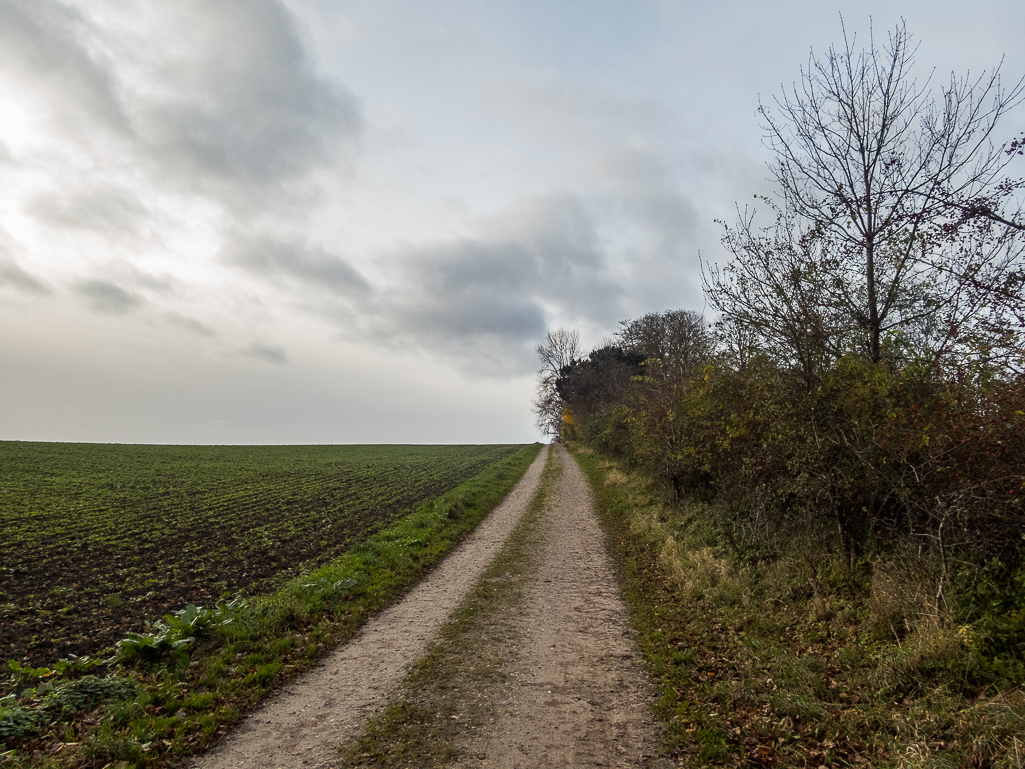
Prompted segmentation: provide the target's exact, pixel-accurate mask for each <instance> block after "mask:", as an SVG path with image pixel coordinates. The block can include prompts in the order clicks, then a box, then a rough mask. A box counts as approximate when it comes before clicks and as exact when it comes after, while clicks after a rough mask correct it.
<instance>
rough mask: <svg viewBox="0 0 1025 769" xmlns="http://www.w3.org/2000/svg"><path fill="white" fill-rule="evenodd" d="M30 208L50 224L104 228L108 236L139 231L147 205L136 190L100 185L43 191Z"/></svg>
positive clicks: (71, 227)
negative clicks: (63, 190)
mask: <svg viewBox="0 0 1025 769" xmlns="http://www.w3.org/2000/svg"><path fill="white" fill-rule="evenodd" d="M26 211H27V212H28V213H29V214H31V215H33V216H35V217H36V218H37V219H39V220H41V221H42V222H44V223H45V224H47V225H49V226H56V227H61V228H64V229H69V230H87V231H95V232H102V233H104V234H106V235H108V236H113V237H121V236H125V235H138V234H139V229H140V227H139V225H140V222H141V220H143V219H145V218H146V217H147V216H148V211H147V209H146V206H145V205H144V204H143V202H142V200H141V199H140V198H139V197H138V196H137V195H135V194H134V193H133V192H131V191H129V190H126V189H121V188H118V187H114V186H112V185H106V184H104V185H99V186H96V187H92V188H87V189H82V190H76V191H73V192H51V193H42V194H39V195H36V196H35V197H34V198H32V199H31V200H30V201H29V202H28V204H27V205H26Z"/></svg>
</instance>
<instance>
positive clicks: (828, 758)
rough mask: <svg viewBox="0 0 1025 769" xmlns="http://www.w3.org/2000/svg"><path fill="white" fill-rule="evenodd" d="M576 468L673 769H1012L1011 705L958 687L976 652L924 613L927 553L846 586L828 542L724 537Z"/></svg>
mask: <svg viewBox="0 0 1025 769" xmlns="http://www.w3.org/2000/svg"><path fill="white" fill-rule="evenodd" d="M578 457H579V454H578ZM582 460H583V461H581V465H582V466H583V468H584V469H585V471H586V472H587V473H588V474H589V475H590V476H591V478H592V480H593V487H594V489H595V494H596V498H597V503H598V508H599V511H600V515H601V517H602V518H603V521H604V524H605V525H606V526H607V530H608V532H609V537H608V540H607V541H608V542H609V544H610V545H611V548H612V550H613V552H614V555H615V556H616V558H617V559H618V562H619V564H620V574H621V579H622V580H623V582H624V584H625V590H624V594H625V595H626V596H627V597H628V599H629V600H630V602H631V605H632V612H633V616H634V620H635V624H636V626H637V629H638V637H639V639H640V643H641V646H642V649H643V652H644V654H645V657H646V659H647V660H649V665H650V669H651V671H652V674H653V676H654V677H655V679H656V681H657V682H658V685H659V686H660V688H661V690H662V696H661V697H660V698H659V700H658V701H657V703H656V711H657V712H658V713H659V715H660V716H661V717H662V718H663V719H664V723H665V729H666V735H667V742H668V746H669V749H670V750H671V752H672V753H673V754H674V756H675V758H677V759H678V760H679V761H680V762H681V764H683V765H687V766H696V767H699V766H736V765H745V766H767V765H772V766H774V767H806V766H815V767H818V766H823V765H825V766H855V765H860V766H880V767H909V768H910V767H930V768H933V769H939V768H940V767H969V766H972V767H975V766H979V767H982V766H987V767H999V768H1000V769H1025V766H1023V760H1025V693H1023V692H1022V691H1020V690H1011V691H1002V692H993V691H988V692H987V693H986V696H984V697H983V696H980V692H979V691H978V690H976V689H973V688H972V686H970V685H969V683H968V678H969V676H968V673H967V670H968V669H969V668H970V667H971V666H972V665H973V664H975V663H974V662H973V660H974V659H975V657H974V655H975V653H976V651H977V650H978V648H979V643H980V639H979V638H978V637H977V636H976V634H975V630H974V629H973V628H971V627H967V626H964V625H960V626H959V625H957V624H956V623H955V622H954V621H953V616H954V614H953V608H954V607H951V606H948V605H944V606H942V611H937V609H936V600H935V595H936V575H937V574H938V570H937V568H936V567H937V564H936V563H935V562H933V561H931V560H930V555H929V553H928V552H926V553H918V552H912V551H902V552H897V553H893V554H890V555H889V556H887V557H886V558H878V559H877V560H876V561H875V562H874V563H873V564H871V569H870V571H868V570H866V571H865V572H863V573H862V575H861V576H860V577H852V576H851V575H849V574H848V573H847V571H846V567H845V563H844V560H843V558H842V557H841V556H839V555H838V554H837V553H836V552H835V551H834V550H833V549H832V545H833V544H834V543H833V542H831V541H829V540H828V538H820V539H816V538H815V536H813V535H812V534H811V533H807V532H806V533H805V534H804V536H803V537H802V535H801V534H800V533H798V534H796V535H793V534H791V532H773V534H772V536H771V537H769V538H764V537H763V538H758V537H756V536H755V535H754V534H753V533H750V532H748V533H743V532H740V533H738V532H736V531H732V530H731V531H730V533H726V532H725V526H727V525H729V517H728V515H727V511H723V510H715V509H714V508H712V507H709V506H706V505H689V504H685V505H681V506H663V505H661V504H658V503H655V502H654V501H653V500H654V499H656V498H657V494H656V492H655V491H653V490H652V489H650V488H648V486H647V485H646V483H645V482H644V481H643V479H640V478H638V477H636V476H634V475H633V474H632V473H630V472H628V471H627V470H626V469H625V468H623V467H620V466H617V465H615V464H614V463H610V462H608V461H604V462H602V463H601V466H599V462H598V461H597V460H596V459H593V458H590V457H586V456H585V457H583V458H582ZM613 474H614V478H615V480H613V481H612V482H608V481H607V480H606V479H607V478H608V477H609V476H610V475H613ZM825 533H826V534H828V532H825ZM742 535H745V536H746V538H742ZM731 537H734V538H735V539H733V538H731Z"/></svg>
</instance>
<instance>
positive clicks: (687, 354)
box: [616, 310, 711, 378]
mask: <svg viewBox="0 0 1025 769" xmlns="http://www.w3.org/2000/svg"><path fill="white" fill-rule="evenodd" d="M619 325H620V330H619V332H618V333H617V334H616V338H617V341H618V343H619V344H620V345H621V346H622V347H623V348H624V349H626V350H630V351H632V352H636V353H640V354H641V355H642V356H644V358H645V359H646V360H655V361H658V362H659V363H660V364H661V371H662V373H663V375H664V376H670V377H675V378H682V377H684V376H686V375H687V374H689V373H690V372H691V371H692V370H693V369H695V368H696V367H698V366H701V365H704V363H705V362H706V361H707V360H708V355H709V352H710V351H711V335H710V334H709V331H708V325H707V324H706V323H705V319H704V318H703V317H701V315H699V314H698V313H696V312H692V311H690V310H667V311H666V312H649V313H648V314H647V315H644V316H642V317H640V318H637V319H635V320H624V321H622V322H620V324H619Z"/></svg>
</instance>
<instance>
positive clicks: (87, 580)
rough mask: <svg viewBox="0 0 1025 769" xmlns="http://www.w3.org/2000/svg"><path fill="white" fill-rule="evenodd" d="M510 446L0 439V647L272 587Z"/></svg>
mask: <svg viewBox="0 0 1025 769" xmlns="http://www.w3.org/2000/svg"><path fill="white" fill-rule="evenodd" d="M516 448H517V447H514V446H120V445H98V444H68V443H22V442H0V465H2V466H3V467H4V473H3V475H2V477H0V658H7V659H15V660H19V661H20V662H22V663H26V664H41V663H43V662H45V661H46V660H48V659H54V658H58V657H61V656H66V655H67V654H88V653H93V652H95V651H96V649H98V648H100V647H102V646H104V645H107V644H109V643H111V642H112V641H113V640H115V638H116V636H117V634H118V633H123V632H124V631H126V630H132V629H138V628H139V627H140V626H141V623H142V622H143V621H144V619H145V618H146V617H149V616H155V615H156V616H159V615H161V614H164V613H167V612H168V611H170V610H173V609H174V608H175V607H177V606H182V605H185V604H188V603H206V604H209V603H210V602H211V601H212V600H215V599H217V598H218V597H220V596H222V595H225V594H237V593H253V592H259V591H262V590H265V589H269V588H272V587H273V586H274V585H275V584H277V583H279V582H280V581H281V580H283V579H287V578H288V576H289V575H290V574H293V573H295V571H296V569H299V568H302V567H306V566H310V565H315V564H317V563H320V562H323V561H325V560H327V559H330V558H333V557H336V556H337V555H338V554H339V553H342V552H345V551H346V550H347V549H348V548H349V547H350V546H351V545H352V544H353V543H355V542H358V541H360V540H362V539H365V538H366V537H367V536H368V535H369V534H371V533H373V532H374V531H377V530H380V529H381V528H383V527H385V526H387V525H388V524H389V523H390V522H392V521H394V520H395V519H396V518H398V517H400V516H402V515H403V514H405V513H407V512H408V511H409V510H411V509H413V508H415V507H416V506H417V505H418V504H419V503H420V502H422V501H423V500H424V499H427V498H430V497H433V496H437V495H439V494H441V493H444V492H445V491H447V490H448V489H451V488H453V487H454V486H456V485H458V484H459V483H460V482H462V481H463V480H465V479H466V478H468V477H470V476H472V475H474V474H475V473H477V472H478V471H480V470H481V469H482V468H484V467H486V466H488V465H490V464H492V463H494V462H495V461H497V460H499V459H501V458H502V457H505V456H508V455H509V454H511V453H512V452H514V451H515V450H516Z"/></svg>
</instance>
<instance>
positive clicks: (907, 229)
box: [534, 24, 1025, 646]
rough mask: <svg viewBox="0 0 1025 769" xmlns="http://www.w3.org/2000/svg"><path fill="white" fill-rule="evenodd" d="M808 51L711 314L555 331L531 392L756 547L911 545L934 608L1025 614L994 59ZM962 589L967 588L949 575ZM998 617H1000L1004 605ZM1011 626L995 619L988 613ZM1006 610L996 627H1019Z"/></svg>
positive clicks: (851, 43)
mask: <svg viewBox="0 0 1025 769" xmlns="http://www.w3.org/2000/svg"><path fill="white" fill-rule="evenodd" d="M855 42H856V41H855V40H854V39H849V38H848V37H847V36H846V34H845V36H844V42H843V45H842V46H837V47H831V48H830V49H829V50H828V52H827V53H826V55H825V56H823V57H820V58H816V57H815V56H812V57H811V58H810V59H809V63H808V65H807V66H806V67H805V68H803V69H802V71H801V75H800V80H799V82H798V83H797V84H796V85H795V86H794V87H793V88H792V89H791V90H789V91H785V92H783V93H782V94H781V95H780V96H779V97H778V98H777V99H776V100H775V101H774V103H773V104H772V105H762V106H761V107H760V110H759V112H760V115H761V117H762V120H763V128H764V130H765V136H766V143H767V146H768V147H769V148H770V149H771V150H772V152H773V158H774V160H773V162H772V163H771V166H770V169H771V172H772V176H773V178H774V180H775V183H776V194H775V196H774V197H772V198H769V199H762V200H761V201H760V205H763V206H764V207H766V208H767V209H768V210H769V212H770V214H771V223H770V224H768V225H767V226H766V225H760V224H758V223H757V221H756V219H757V217H756V216H755V211H754V210H750V209H745V210H739V209H738V216H737V220H736V222H734V223H732V224H724V225H723V228H724V230H723V241H722V242H723V244H724V246H725V247H726V249H727V250H728V251H729V252H730V253H731V255H732V257H733V258H732V259H731V260H730V261H729V262H727V263H726V264H725V265H724V266H721V267H720V266H716V265H707V264H706V265H705V266H704V268H703V283H704V289H705V296H706V301H707V302H708V304H709V305H710V306H711V307H712V308H714V310H715V312H716V318H715V321H714V322H713V323H711V324H709V323H706V321H705V319H704V318H703V317H702V316H701V315H699V314H697V313H694V312H690V311H686V310H677V311H669V312H655V313H649V314H647V315H645V316H643V317H641V318H637V319H634V320H628V321H623V322H622V323H621V324H620V327H619V329H618V331H617V332H616V334H615V335H614V337H613V338H612V339H609V340H606V341H605V342H603V343H602V344H601V345H600V346H599V347H597V348H596V349H594V350H591V351H590V352H588V353H586V354H585V353H584V352H583V350H582V349H581V347H580V341H579V336H578V334H577V333H576V332H573V331H567V330H558V331H552V332H550V333H549V334H548V336H547V338H546V339H545V341H544V342H543V343H542V344H540V345H539V346H538V354H539V356H540V358H541V361H542V369H541V371H540V373H539V379H538V391H537V397H536V399H535V403H534V407H535V412H536V414H537V417H538V426H539V427H540V428H541V429H542V430H544V431H546V432H547V433H549V434H551V435H552V436H553V437H556V438H562V439H567V440H574V441H580V442H583V443H586V444H587V445H589V446H590V447H592V448H593V449H594V450H597V451H599V452H603V453H605V454H607V455H610V456H613V457H616V458H618V459H620V460H623V461H625V462H628V463H630V464H631V465H633V466H634V467H636V468H638V469H639V470H642V471H644V472H646V473H647V474H649V475H650V476H651V477H652V478H653V479H655V480H656V481H657V482H658V483H659V484H661V486H662V487H663V488H664V489H665V492H666V494H667V496H668V497H670V498H671V499H673V500H682V499H690V500H698V501H701V502H706V503H709V510H710V511H711V512H710V514H713V515H715V516H717V519H718V521H719V524H720V530H721V531H722V532H723V536H724V538H725V539H724V541H726V542H728V543H729V546H730V547H731V548H733V549H734V550H735V551H736V552H737V553H738V554H740V553H741V552H745V553H751V552H755V551H757V550H758V548H760V547H764V546H766V543H773V542H775V543H777V544H779V543H785V542H787V541H805V539H806V538H807V537H809V536H812V537H814V538H815V541H817V542H819V543H824V544H825V546H827V547H829V548H832V549H833V551H834V552H836V553H837V554H838V555H839V557H840V558H841V560H842V563H843V564H844V566H845V569H846V571H847V573H848V574H849V576H850V577H851V578H852V579H857V576H858V574H859V573H864V572H865V571H866V570H870V569H871V564H872V562H873V559H875V558H878V557H879V556H880V554H882V553H890V554H892V553H895V552H901V553H903V554H904V555H905V556H906V557H907V558H909V559H911V560H914V562H915V564H916V568H918V569H919V571H920V573H921V574H922V580H923V584H925V585H927V586H928V587H929V589H928V599H927V600H925V599H923V601H924V603H925V604H926V605H924V606H923V607H922V610H923V611H925V612H930V613H932V614H933V615H934V616H936V617H944V616H946V617H950V616H952V613H956V614H957V618H958V621H960V622H972V621H975V620H977V619H979V618H980V617H983V616H984V617H986V618H988V619H987V620H986V621H987V622H990V625H991V626H989V628H988V630H987V632H988V633H989V636H988V637H990V638H991V639H993V643H995V644H997V645H998V646H1000V645H1001V644H1010V645H1012V646H1013V645H1015V644H1017V643H1018V642H1019V641H1018V640H1014V639H1020V637H1022V635H1021V634H1022V633H1023V632H1025V597H1023V595H1025V559H1023V551H1025V548H1023V545H1025V508H1023V504H1022V497H1023V495H1025V349H1023V344H1025V336H1023V332H1025V295H1023V294H1025V260H1023V249H1025V217H1023V215H1022V214H1023V212H1022V208H1021V191H1022V187H1023V181H1022V180H1021V179H1017V178H1014V177H1013V176H1012V175H1011V174H1010V170H1011V166H1010V164H1011V163H1012V162H1013V161H1014V160H1015V159H1016V158H1017V156H1019V155H1021V154H1022V150H1023V145H1025V141H1023V138H1025V137H1023V138H1018V139H1014V140H1011V141H1008V142H1006V143H1003V144H998V143H996V129H997V126H998V123H999V121H1000V120H1001V118H1003V117H1004V116H1005V115H1006V113H1007V112H1008V111H1009V110H1010V109H1012V108H1013V107H1015V106H1017V105H1018V104H1019V103H1020V102H1021V101H1022V99H1023V96H1025V81H1023V80H1018V81H1017V82H1016V83H1014V84H1013V85H1012V86H1010V87H1005V86H1004V85H1003V84H1002V81H1001V76H1000V68H999V67H997V68H996V69H994V70H992V71H991V72H988V73H984V74H983V75H981V76H977V77H974V78H968V77H965V78H961V77H956V76H951V78H950V79H949V80H948V81H944V82H938V83H934V82H933V79H932V78H928V79H926V80H925V81H919V80H917V79H916V78H915V76H914V73H913V64H914V59H915V54H916V50H917V48H916V46H915V45H914V43H913V40H912V37H911V35H910V34H909V33H908V31H907V30H906V28H905V26H904V25H903V24H900V25H898V26H897V27H896V28H895V29H894V30H893V31H892V32H890V34H889V35H888V36H887V37H886V39H885V41H882V42H881V43H877V41H876V40H875V39H874V38H871V37H870V39H869V41H868V45H867V47H865V48H864V49H861V50H859V49H858V48H857V47H856V45H855ZM955 594H956V595H957V596H958V599H957V600H955V599H954V597H953V596H954V595H955ZM994 618H999V619H994ZM994 623H995V624H994ZM1001 623H1002V624H1001Z"/></svg>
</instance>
